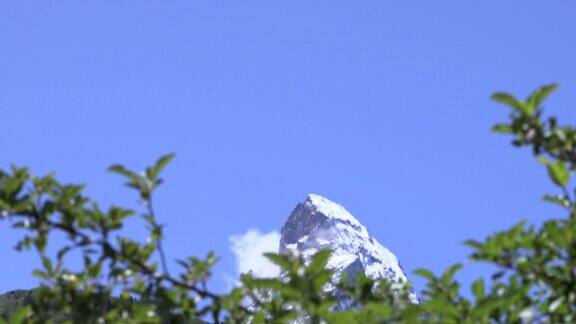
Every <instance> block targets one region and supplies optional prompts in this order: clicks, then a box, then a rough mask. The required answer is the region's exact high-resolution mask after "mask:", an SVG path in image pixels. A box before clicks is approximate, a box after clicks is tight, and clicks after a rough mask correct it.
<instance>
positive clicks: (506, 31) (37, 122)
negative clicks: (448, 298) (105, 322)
mask: <svg viewBox="0 0 576 324" xmlns="http://www.w3.org/2000/svg"><path fill="white" fill-rule="evenodd" d="M575 12H576V3H574V2H573V1H547V2H545V3H543V2H540V1H538V2H537V1H505V2H503V1H477V2H474V3H472V2H471V1H426V2H424V1H422V2H414V1H382V0H378V1H376V0H367V1H339V0H332V1H324V0H319V1H301V0H291V1H269V0H267V1H264V0H197V1H146V2H143V1H102V0H100V1H65V0H61V1H44V2H32V1H3V2H1V3H0V44H1V45H0V71H1V73H0V125H1V126H0V130H1V136H0V166H1V167H6V166H8V165H9V164H10V163H15V164H18V165H28V166H31V167H32V168H33V170H35V172H36V173H38V174H43V173H46V172H48V171H51V170H55V171H57V174H58V176H59V177H60V179H62V180H64V181H70V182H82V183H87V184H88V188H87V192H88V193H89V194H90V195H92V196H93V197H94V198H96V199H98V200H101V201H103V202H105V203H111V202H116V203H122V204H126V205H131V206H134V207H137V202H136V200H137V199H136V198H137V197H136V196H135V195H134V194H133V193H131V192H129V191H128V190H126V189H124V188H123V187H122V186H121V181H120V179H118V178H117V177H115V176H114V175H109V174H107V173H106V172H105V169H106V167H107V166H108V165H110V164H112V163H115V162H122V163H125V164H126V165H127V166H129V167H132V168H135V169H140V168H143V167H144V166H145V165H146V164H148V163H149V162H152V161H153V160H155V159H156V158H157V157H158V156H159V155H161V154H163V153H166V152H176V153H177V158H176V159H175V161H174V162H173V164H172V165H170V166H169V168H168V169H167V171H166V173H165V178H166V180H167V182H166V184H165V185H164V186H163V187H162V188H161V189H160V190H159V192H158V196H157V201H156V205H157V209H158V213H159V217H160V220H161V222H163V223H165V224H167V226H166V232H167V235H168V239H167V240H166V242H165V246H166V250H167V252H168V254H169V256H170V258H172V259H176V258H183V257H185V256H187V255H204V254H206V253H207V252H208V251H209V250H214V251H216V253H217V254H218V255H220V256H221V257H222V260H221V262H220V263H219V265H218V267H217V268H216V273H215V277H214V280H213V283H212V286H213V287H215V289H224V288H225V287H226V280H225V277H226V276H227V275H233V274H234V272H235V261H234V257H233V255H232V253H231V252H230V243H229V237H230V236H232V235H235V234H239V233H244V232H246V231H247V230H249V229H251V228H257V229H259V230H260V231H261V232H262V233H268V232H270V231H274V230H278V229H279V228H280V227H281V226H282V224H283V222H284V220H285V218H286V217H287V216H288V214H289V212H290V211H291V209H292V208H293V207H294V206H295V205H296V203H298V202H299V201H301V200H303V199H305V196H306V194H307V193H309V192H316V193H319V194H322V195H324V196H327V197H329V198H331V199H333V200H335V201H337V202H339V203H341V204H343V205H344V206H346V207H347V208H348V209H349V210H350V211H351V212H352V213H353V214H354V215H355V216H356V217H357V218H358V219H359V220H360V221H361V222H362V223H363V224H364V225H366V226H367V227H368V229H369V230H370V231H371V232H372V234H373V235H374V236H375V237H376V238H377V239H379V241H380V242H382V243H383V244H384V245H385V246H387V247H388V248H390V249H391V250H392V251H393V252H395V253H396V254H397V255H398V256H399V258H400V260H401V262H402V264H403V265H404V267H405V268H406V269H407V270H408V271H411V270H413V269H415V268H419V267H426V268H430V269H433V270H435V271H439V270H440V269H443V268H445V267H446V266H448V265H449V264H451V263H453V262H458V261H464V260H465V257H466V255H467V252H468V249H467V248H465V247H463V246H462V244H461V242H462V241H463V240H464V239H467V238H482V237H484V236H486V235H488V234H489V233H491V232H492V231H494V230H496V229H503V228H506V227H508V226H511V225H513V224H514V223H516V222H517V221H519V220H521V219H528V220H530V221H531V222H539V221H541V220H543V219H545V218H546V217H552V216H561V215H562V214H561V211H560V210H557V209H555V208H554V207H552V206H547V205H545V204H544V203H542V202H541V195H542V194H543V193H544V192H555V191H554V188H553V186H552V185H550V184H549V183H548V182H547V180H546V175H545V171H544V170H543V168H542V167H541V166H539V165H537V163H536V162H534V161H533V160H532V158H531V157H530V154H529V152H527V151H518V150H514V149H512V148H511V147H510V145H509V139H508V138H506V137H502V136H497V135H493V134H491V133H490V131H489V128H490V126H491V125H492V124H493V123H495V122H497V121H502V120H504V119H505V117H506V110H505V109H503V108H501V107H499V106H497V105H495V104H493V103H491V102H490V101H489V100H488V98H489V95H490V94H491V93H492V92H493V91H495V90H508V91H511V92H513V93H517V94H519V95H522V96H524V95H526V94H527V93H528V92H529V91H530V90H531V89H533V88H534V87H536V86H538V85H540V84H543V83H547V82H552V81H554V82H559V83H560V84H561V88H560V90H559V91H558V92H557V93H556V94H555V95H554V96H553V97H552V98H551V99H550V100H549V101H548V102H547V105H548V106H549V107H551V110H552V111H553V112H554V113H555V114H557V115H559V116H561V119H562V120H564V121H566V122H571V121H573V120H574V118H575V117H576V113H575V112H574V111H573V110H570V108H571V107H573V106H574V104H575V103H576V96H575V95H574V94H575V93H576V77H575V75H576V74H575V72H576V61H575V60H574V58H575V57H576V45H575V43H574V31H575V30H576V19H575V17H574V14H575ZM7 225H8V224H7V223H5V224H2V225H0V236H1V237H2V239H1V240H0V260H3V263H4V266H3V267H0V277H1V278H3V280H0V291H5V290H9V289H14V288H26V287H33V286H35V285H36V284H37V280H36V279H33V278H32V277H31V275H30V272H31V269H32V267H33V266H35V265H36V264H37V261H36V258H35V256H34V255H33V254H31V253H20V254H18V253H15V252H14V251H13V250H11V246H13V243H14V242H15V241H16V239H17V237H19V234H18V233H16V232H14V231H12V230H9V229H8V228H7ZM133 225H138V224H136V223H135V224H133ZM128 234H130V235H134V236H135V237H140V236H142V231H140V230H136V229H130V230H128ZM485 271H486V269H485V268H484V267H478V266H471V267H469V268H468V269H467V270H465V271H464V272H463V273H462V275H461V278H462V280H464V281H465V282H468V281H470V279H471V278H473V277H476V276H478V275H481V274H485V273H486V272H485ZM411 277H413V278H414V276H411ZM415 284H416V286H417V288H419V289H420V288H422V281H421V280H419V279H415Z"/></svg>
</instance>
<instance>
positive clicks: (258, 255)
mask: <svg viewBox="0 0 576 324" xmlns="http://www.w3.org/2000/svg"><path fill="white" fill-rule="evenodd" d="M230 244H231V249H232V252H233V253H234V255H235V256H236V272H237V273H236V274H237V276H239V275H240V274H242V273H248V272H252V273H253V275H254V276H257V277H260V278H264V277H275V276H278V275H279V274H280V269H279V268H278V267H277V266H276V265H275V264H273V263H272V262H270V261H268V259H267V258H266V257H264V256H263V255H262V254H263V253H266V252H278V246H279V245H280V233H278V232H277V231H272V232H270V233H261V232H260V231H259V230H257V229H251V230H248V231H247V232H246V233H244V234H237V235H233V236H231V237H230Z"/></svg>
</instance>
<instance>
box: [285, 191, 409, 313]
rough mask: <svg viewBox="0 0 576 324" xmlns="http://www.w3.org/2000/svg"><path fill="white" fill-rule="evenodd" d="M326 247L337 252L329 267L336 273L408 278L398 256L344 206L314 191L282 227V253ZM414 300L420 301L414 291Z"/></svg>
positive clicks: (306, 253) (306, 252)
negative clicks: (372, 234)
mask: <svg viewBox="0 0 576 324" xmlns="http://www.w3.org/2000/svg"><path fill="white" fill-rule="evenodd" d="M322 248H331V249H332V250H333V251H334V253H333V255H332V257H331V258H330V260H329V261H328V266H329V267H330V268H332V269H334V270H335V272H336V276H340V275H342V274H343V273H348V274H349V278H351V279H353V278H354V276H356V275H357V274H358V273H361V272H363V273H365V274H366V275H367V276H368V277H371V278H374V279H375V278H386V279H390V280H391V281H392V282H407V280H408V279H407V277H406V274H405V272H404V270H403V269H402V266H401V265H400V263H399V262H398V259H397V258H396V256H395V255H394V254H393V253H392V252H390V251H389V250H388V249H387V248H385V247H384V246H382V245H381V244H380V243H379V242H378V241H377V240H376V239H375V238H374V237H372V236H371V235H370V233H369V232H368V230H367V229H366V227H364V226H363V225H362V224H361V223H360V222H359V221H358V220H357V219H356V218H354V216H352V215H351V214H350V213H349V212H348V211H347V210H346V209H345V208H344V207H342V206H340V205H339V204H337V203H335V202H333V201H330V200H329V199H327V198H324V197H322V196H319V195H316V194H310V195H308V197H307V199H306V201H304V202H302V203H300V204H298V205H297V206H296V208H294V210H293V211H292V213H291V214H290V216H289V217H288V220H287V221H286V223H285V224H284V226H283V227H282V231H281V239H280V253H289V252H290V251H297V252H298V253H300V254H301V255H303V256H304V257H305V258H307V257H310V256H311V255H313V254H314V253H316V252H317V251H318V250H320V249H322ZM410 301H411V302H412V303H417V302H418V299H417V297H416V294H415V293H414V292H411V294H410Z"/></svg>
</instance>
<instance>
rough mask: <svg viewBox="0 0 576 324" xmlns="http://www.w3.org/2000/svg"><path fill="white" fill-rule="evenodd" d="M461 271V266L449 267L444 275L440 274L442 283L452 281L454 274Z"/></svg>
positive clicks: (457, 264)
mask: <svg viewBox="0 0 576 324" xmlns="http://www.w3.org/2000/svg"><path fill="white" fill-rule="evenodd" d="M460 269H462V264H460V263H456V264H453V265H451V266H450V267H449V268H448V269H447V270H446V271H444V273H443V274H442V281H444V282H445V283H448V282H450V281H452V279H453V278H454V274H455V273H456V272H458V271H460Z"/></svg>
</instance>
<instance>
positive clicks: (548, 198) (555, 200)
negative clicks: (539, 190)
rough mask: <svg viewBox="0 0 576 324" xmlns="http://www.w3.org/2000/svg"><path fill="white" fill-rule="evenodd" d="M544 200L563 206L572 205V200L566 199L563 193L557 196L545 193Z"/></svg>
mask: <svg viewBox="0 0 576 324" xmlns="http://www.w3.org/2000/svg"><path fill="white" fill-rule="evenodd" d="M543 199H544V201H547V202H550V203H553V204H556V205H559V206H562V207H570V200H568V199H566V197H564V196H561V195H557V196H552V195H544V198H543Z"/></svg>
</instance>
